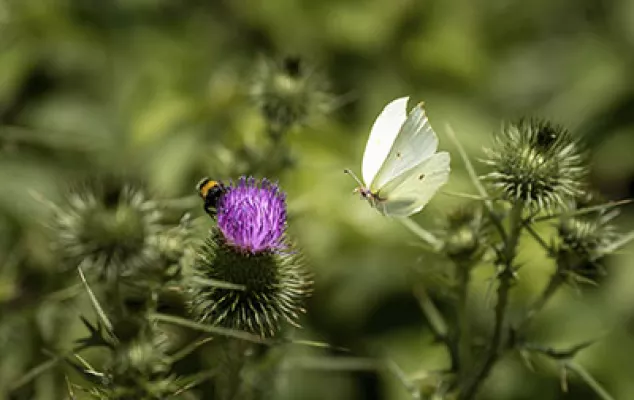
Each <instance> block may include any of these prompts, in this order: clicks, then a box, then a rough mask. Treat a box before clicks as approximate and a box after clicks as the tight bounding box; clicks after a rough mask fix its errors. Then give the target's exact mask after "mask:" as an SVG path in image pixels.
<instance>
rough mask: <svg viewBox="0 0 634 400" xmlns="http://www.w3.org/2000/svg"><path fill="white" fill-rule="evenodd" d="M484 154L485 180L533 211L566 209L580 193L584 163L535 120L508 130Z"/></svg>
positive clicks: (564, 136)
mask: <svg viewBox="0 0 634 400" xmlns="http://www.w3.org/2000/svg"><path fill="white" fill-rule="evenodd" d="M485 154H486V156H487V159H486V160H485V161H484V162H485V163H486V164H487V165H489V166H491V167H492V169H493V171H492V172H490V173H489V174H488V175H486V176H485V179H486V180H488V181H489V182H491V184H492V185H493V186H494V187H495V188H497V189H499V190H500V191H501V192H502V195H503V196H504V198H506V199H507V200H509V201H512V202H522V203H524V205H525V206H527V207H528V208H529V209H531V210H532V211H549V210H552V209H554V208H559V207H562V206H565V205H566V204H567V202H568V201H569V200H570V199H572V198H574V197H575V196H577V195H579V194H580V193H581V192H582V188H583V178H584V177H585V175H586V172H587V170H586V167H585V164H584V162H585V157H584V155H583V154H582V152H581V151H580V149H579V144H578V142H577V141H576V140H575V139H574V138H573V137H572V135H571V134H570V132H568V131H567V130H565V129H563V128H562V127H559V126H554V125H552V124H550V123H548V122H545V121H541V120H536V119H530V120H521V121H519V122H518V123H510V124H507V125H506V126H505V127H504V129H503V130H502V132H501V133H500V134H498V135H496V136H495V139H494V143H493V146H492V147H491V148H488V149H485Z"/></svg>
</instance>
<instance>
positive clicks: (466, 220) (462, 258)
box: [443, 204, 489, 265]
mask: <svg viewBox="0 0 634 400" xmlns="http://www.w3.org/2000/svg"><path fill="white" fill-rule="evenodd" d="M443 236H444V238H443V239H444V240H443V242H444V245H443V250H444V252H445V254H447V256H448V257H449V258H451V259H452V260H454V261H458V262H460V264H464V265H468V264H473V263H475V262H477V261H479V259H480V258H481V257H482V255H483V254H484V250H485V245H486V243H487V240H488V236H489V226H488V224H487V221H486V219H485V218H483V215H482V208H481V207H480V205H479V204H478V205H476V204H469V205H465V206H462V207H460V208H457V209H455V210H453V211H452V212H451V213H449V214H447V216H446V221H445V226H444V230H443Z"/></svg>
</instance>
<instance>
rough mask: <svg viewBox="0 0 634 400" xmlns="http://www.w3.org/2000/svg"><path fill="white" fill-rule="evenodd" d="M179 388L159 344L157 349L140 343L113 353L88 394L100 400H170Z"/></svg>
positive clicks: (155, 345)
mask: <svg viewBox="0 0 634 400" xmlns="http://www.w3.org/2000/svg"><path fill="white" fill-rule="evenodd" d="M181 388H182V384H181V383H180V382H178V379H177V377H176V376H175V375H173V374H171V373H170V365H169V360H168V357H167V356H166V355H165V354H164V352H163V351H162V349H161V345H160V343H158V348H157V343H153V341H146V340H143V341H136V342H133V343H129V344H127V345H126V346H121V347H120V348H118V349H117V351H116V354H115V355H114V357H113V359H112V362H111V366H110V367H109V368H108V369H107V370H106V371H105V373H103V375H101V380H100V382H98V383H97V384H96V385H94V386H93V387H92V388H91V390H90V394H92V396H93V398H97V399H104V400H106V399H107V400H160V399H166V398H171V396H173V395H174V394H175V393H176V392H177V391H179V390H181Z"/></svg>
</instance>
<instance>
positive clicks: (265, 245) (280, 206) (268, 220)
mask: <svg viewBox="0 0 634 400" xmlns="http://www.w3.org/2000/svg"><path fill="white" fill-rule="evenodd" d="M217 212H218V229H220V232H222V235H223V236H224V239H225V241H226V242H227V244H229V245H231V246H233V247H235V248H236V249H239V250H240V251H244V252H249V253H253V254H254V253H261V252H264V251H275V250H280V249H282V248H283V247H284V243H283V239H284V231H285V229H286V196H285V195H284V193H282V192H281V191H280V190H279V188H278V186H277V185H276V184H274V183H271V182H269V181H268V180H266V179H264V180H262V182H261V183H259V184H258V183H257V182H256V180H255V179H254V178H248V179H246V178H244V177H242V178H240V180H239V181H238V183H237V185H231V186H230V188H229V189H228V191H227V193H226V194H225V195H224V196H223V197H222V198H221V199H220V201H219V202H218V211H217Z"/></svg>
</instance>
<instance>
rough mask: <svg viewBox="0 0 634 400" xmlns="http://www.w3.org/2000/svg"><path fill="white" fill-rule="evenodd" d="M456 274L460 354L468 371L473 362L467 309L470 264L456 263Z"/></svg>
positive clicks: (465, 369) (463, 367)
mask: <svg viewBox="0 0 634 400" xmlns="http://www.w3.org/2000/svg"><path fill="white" fill-rule="evenodd" d="M456 275H457V280H458V304H457V310H456V312H457V318H456V319H457V324H456V325H457V332H456V336H457V337H456V340H457V341H458V354H459V360H460V364H459V365H460V369H459V371H460V372H461V373H462V372H463V371H467V370H468V368H470V366H471V364H472V354H471V333H470V331H471V329H470V324H469V313H468V310H467V305H468V298H469V281H470V280H471V268H470V266H469V265H456Z"/></svg>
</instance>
